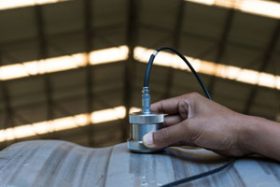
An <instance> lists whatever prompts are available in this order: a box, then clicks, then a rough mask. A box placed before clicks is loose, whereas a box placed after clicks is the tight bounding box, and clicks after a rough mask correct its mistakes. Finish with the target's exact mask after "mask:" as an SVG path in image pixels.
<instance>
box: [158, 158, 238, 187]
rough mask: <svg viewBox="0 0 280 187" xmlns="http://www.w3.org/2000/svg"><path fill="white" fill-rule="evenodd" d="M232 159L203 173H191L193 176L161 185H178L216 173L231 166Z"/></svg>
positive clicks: (171, 186) (168, 186)
mask: <svg viewBox="0 0 280 187" xmlns="http://www.w3.org/2000/svg"><path fill="white" fill-rule="evenodd" d="M234 161H235V160H231V161H229V162H227V163H226V164H223V165H222V166H220V167H217V168H214V169H211V170H209V171H206V172H203V173H199V174H197V175H193V176H190V177H186V178H183V179H180V180H177V181H174V182H171V183H168V184H164V185H162V186H161V187H173V186H178V185H180V184H183V183H188V182H192V181H195V180H198V179H201V178H204V177H207V176H210V175H214V174H216V173H218V172H220V171H222V170H223V169H226V168H228V167H230V166H232V164H233V163H234Z"/></svg>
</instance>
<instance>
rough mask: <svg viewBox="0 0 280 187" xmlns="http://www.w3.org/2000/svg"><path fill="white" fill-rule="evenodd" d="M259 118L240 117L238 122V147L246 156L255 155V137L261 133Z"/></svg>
mask: <svg viewBox="0 0 280 187" xmlns="http://www.w3.org/2000/svg"><path fill="white" fill-rule="evenodd" d="M261 120H263V119H262V118H260V117H255V116H248V115H242V116H241V118H240V121H239V126H240V128H239V129H240V130H239V135H238V145H239V147H240V148H241V149H242V150H243V151H244V152H245V153H247V154H253V153H257V151H256V149H257V147H256V146H257V145H256V137H257V136H258V135H259V132H260V131H261V128H260V126H259V125H258V124H259V123H258V122H259V121H261Z"/></svg>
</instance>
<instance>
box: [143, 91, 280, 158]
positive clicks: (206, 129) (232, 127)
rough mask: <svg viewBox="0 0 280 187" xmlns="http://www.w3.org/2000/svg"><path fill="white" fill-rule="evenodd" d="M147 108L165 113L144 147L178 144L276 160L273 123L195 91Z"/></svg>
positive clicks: (277, 135)
mask: <svg viewBox="0 0 280 187" xmlns="http://www.w3.org/2000/svg"><path fill="white" fill-rule="evenodd" d="M151 110H152V111H153V112H157V113H164V114H168V116H167V117H166V118H165V123H164V125H165V128H163V129H161V130H159V131H157V132H153V133H148V134H146V135H145V136H144V138H143V141H144V144H145V145H146V146H147V147H151V148H159V149H160V148H163V147H166V146H169V145H173V144H178V143H180V144H183V145H192V146H198V147H203V148H207V149H210V150H213V151H215V152H217V153H220V154H223V155H227V156H237V157H240V156H245V155H248V154H260V155H263V156H265V157H269V158H272V159H275V160H278V161H280V149H279V147H280V124H279V123H277V122H274V121H270V120H267V119H264V118H260V117H255V116H248V115H244V114H240V113H237V112H235V111H232V110H230V109H228V108H226V107H224V106H222V105H220V104H218V103H216V102H214V101H211V100H209V99H207V98H205V97H203V96H201V95H200V94H197V93H191V94H185V95H182V96H178V97H174V98H170V99H166V100H163V101H160V102H157V103H154V104H153V105H152V106H151Z"/></svg>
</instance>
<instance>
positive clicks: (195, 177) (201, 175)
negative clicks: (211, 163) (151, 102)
mask: <svg viewBox="0 0 280 187" xmlns="http://www.w3.org/2000/svg"><path fill="white" fill-rule="evenodd" d="M162 50H169V51H171V52H173V53H175V54H176V55H178V56H179V57H180V58H181V59H182V60H183V61H184V62H185V63H186V64H187V66H188V67H189V68H190V70H191V72H192V73H193V74H194V76H195V78H196V79H197V81H198V83H199V85H200V86H201V88H202V90H203V92H204V94H205V96H206V97H207V98H208V99H210V100H211V99H212V98H211V96H210V94H209V92H208V90H207V88H206V86H205V85H204V83H203V81H202V80H201V78H200V76H199V75H198V74H197V72H196V71H195V69H194V68H193V67H192V65H191V63H190V62H189V61H188V60H187V59H186V58H185V57H184V56H183V55H182V54H181V53H179V52H178V51H177V50H176V49H173V48H170V47H161V48H158V49H157V50H156V51H155V52H154V53H153V54H152V55H151V56H150V58H149V61H148V64H147V66H146V71H145V77H144V87H149V82H150V74H151V70H152V65H153V62H154V60H155V57H156V56H157V54H158V53H159V52H160V51H162ZM234 161H235V160H231V161H229V162H227V163H225V164H223V165H222V166H220V167H217V168H214V169H211V170H209V171H206V172H203V173H199V174H197V175H193V176H190V177H186V178H183V179H181V180H177V181H174V182H171V183H168V184H165V185H162V186H161V187H172V186H177V185H180V184H183V183H187V182H191V181H194V180H198V179H201V178H204V177H207V176H210V175H213V174H216V173H218V172H220V171H222V170H223V169H225V168H227V167H230V166H232V165H233V163H234Z"/></svg>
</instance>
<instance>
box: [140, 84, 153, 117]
mask: <svg viewBox="0 0 280 187" xmlns="http://www.w3.org/2000/svg"><path fill="white" fill-rule="evenodd" d="M142 112H143V113H144V114H149V113H151V96H150V90H149V87H143V88H142Z"/></svg>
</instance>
